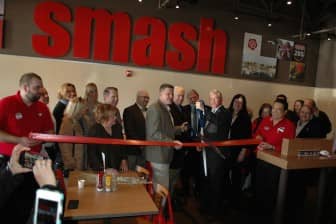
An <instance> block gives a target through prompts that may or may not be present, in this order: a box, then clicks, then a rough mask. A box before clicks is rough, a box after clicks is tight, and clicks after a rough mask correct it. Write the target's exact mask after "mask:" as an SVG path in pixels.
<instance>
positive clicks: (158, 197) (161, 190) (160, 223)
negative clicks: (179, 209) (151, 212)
mask: <svg viewBox="0 0 336 224" xmlns="http://www.w3.org/2000/svg"><path fill="white" fill-rule="evenodd" d="M153 200H154V203H155V205H156V206H157V207H158V208H159V214H158V215H156V216H154V217H153V224H174V213H173V208H172V204H171V198H170V194H169V191H168V189H167V188H165V187H164V186H162V185H161V184H157V185H156V189H155V194H154V197H153ZM166 206H168V207H167V209H168V214H167V217H166V214H165V208H166Z"/></svg>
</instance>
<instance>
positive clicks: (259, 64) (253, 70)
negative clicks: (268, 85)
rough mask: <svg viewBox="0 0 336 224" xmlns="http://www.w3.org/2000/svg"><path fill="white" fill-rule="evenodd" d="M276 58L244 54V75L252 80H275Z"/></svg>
mask: <svg viewBox="0 0 336 224" xmlns="http://www.w3.org/2000/svg"><path fill="white" fill-rule="evenodd" d="M276 64H277V59H276V58H270V57H264V56H255V55H249V54H244V55H243V64H242V71H241V73H242V75H244V76H246V77H251V78H259V79H266V80H267V79H273V78H274V77H275V74H276Z"/></svg>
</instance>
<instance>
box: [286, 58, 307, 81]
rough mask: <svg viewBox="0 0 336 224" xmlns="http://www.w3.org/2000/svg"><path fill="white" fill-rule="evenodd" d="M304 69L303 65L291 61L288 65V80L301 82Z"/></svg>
mask: <svg viewBox="0 0 336 224" xmlns="http://www.w3.org/2000/svg"><path fill="white" fill-rule="evenodd" d="M305 67H306V66H305V64H304V63H301V62H296V61H291V62H290V65H289V80H291V81H303V80H304V71H305Z"/></svg>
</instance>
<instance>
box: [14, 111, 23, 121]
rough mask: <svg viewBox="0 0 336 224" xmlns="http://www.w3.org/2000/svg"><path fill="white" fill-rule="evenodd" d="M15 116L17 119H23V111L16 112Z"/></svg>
mask: <svg viewBox="0 0 336 224" xmlns="http://www.w3.org/2000/svg"><path fill="white" fill-rule="evenodd" d="M15 118H16V120H21V119H22V118H23V115H22V113H20V112H19V113H16V114H15Z"/></svg>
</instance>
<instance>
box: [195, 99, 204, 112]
mask: <svg viewBox="0 0 336 224" xmlns="http://www.w3.org/2000/svg"><path fill="white" fill-rule="evenodd" d="M195 106H196V109H198V110H201V111H204V105H203V103H202V102H201V101H197V102H196V103H195Z"/></svg>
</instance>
